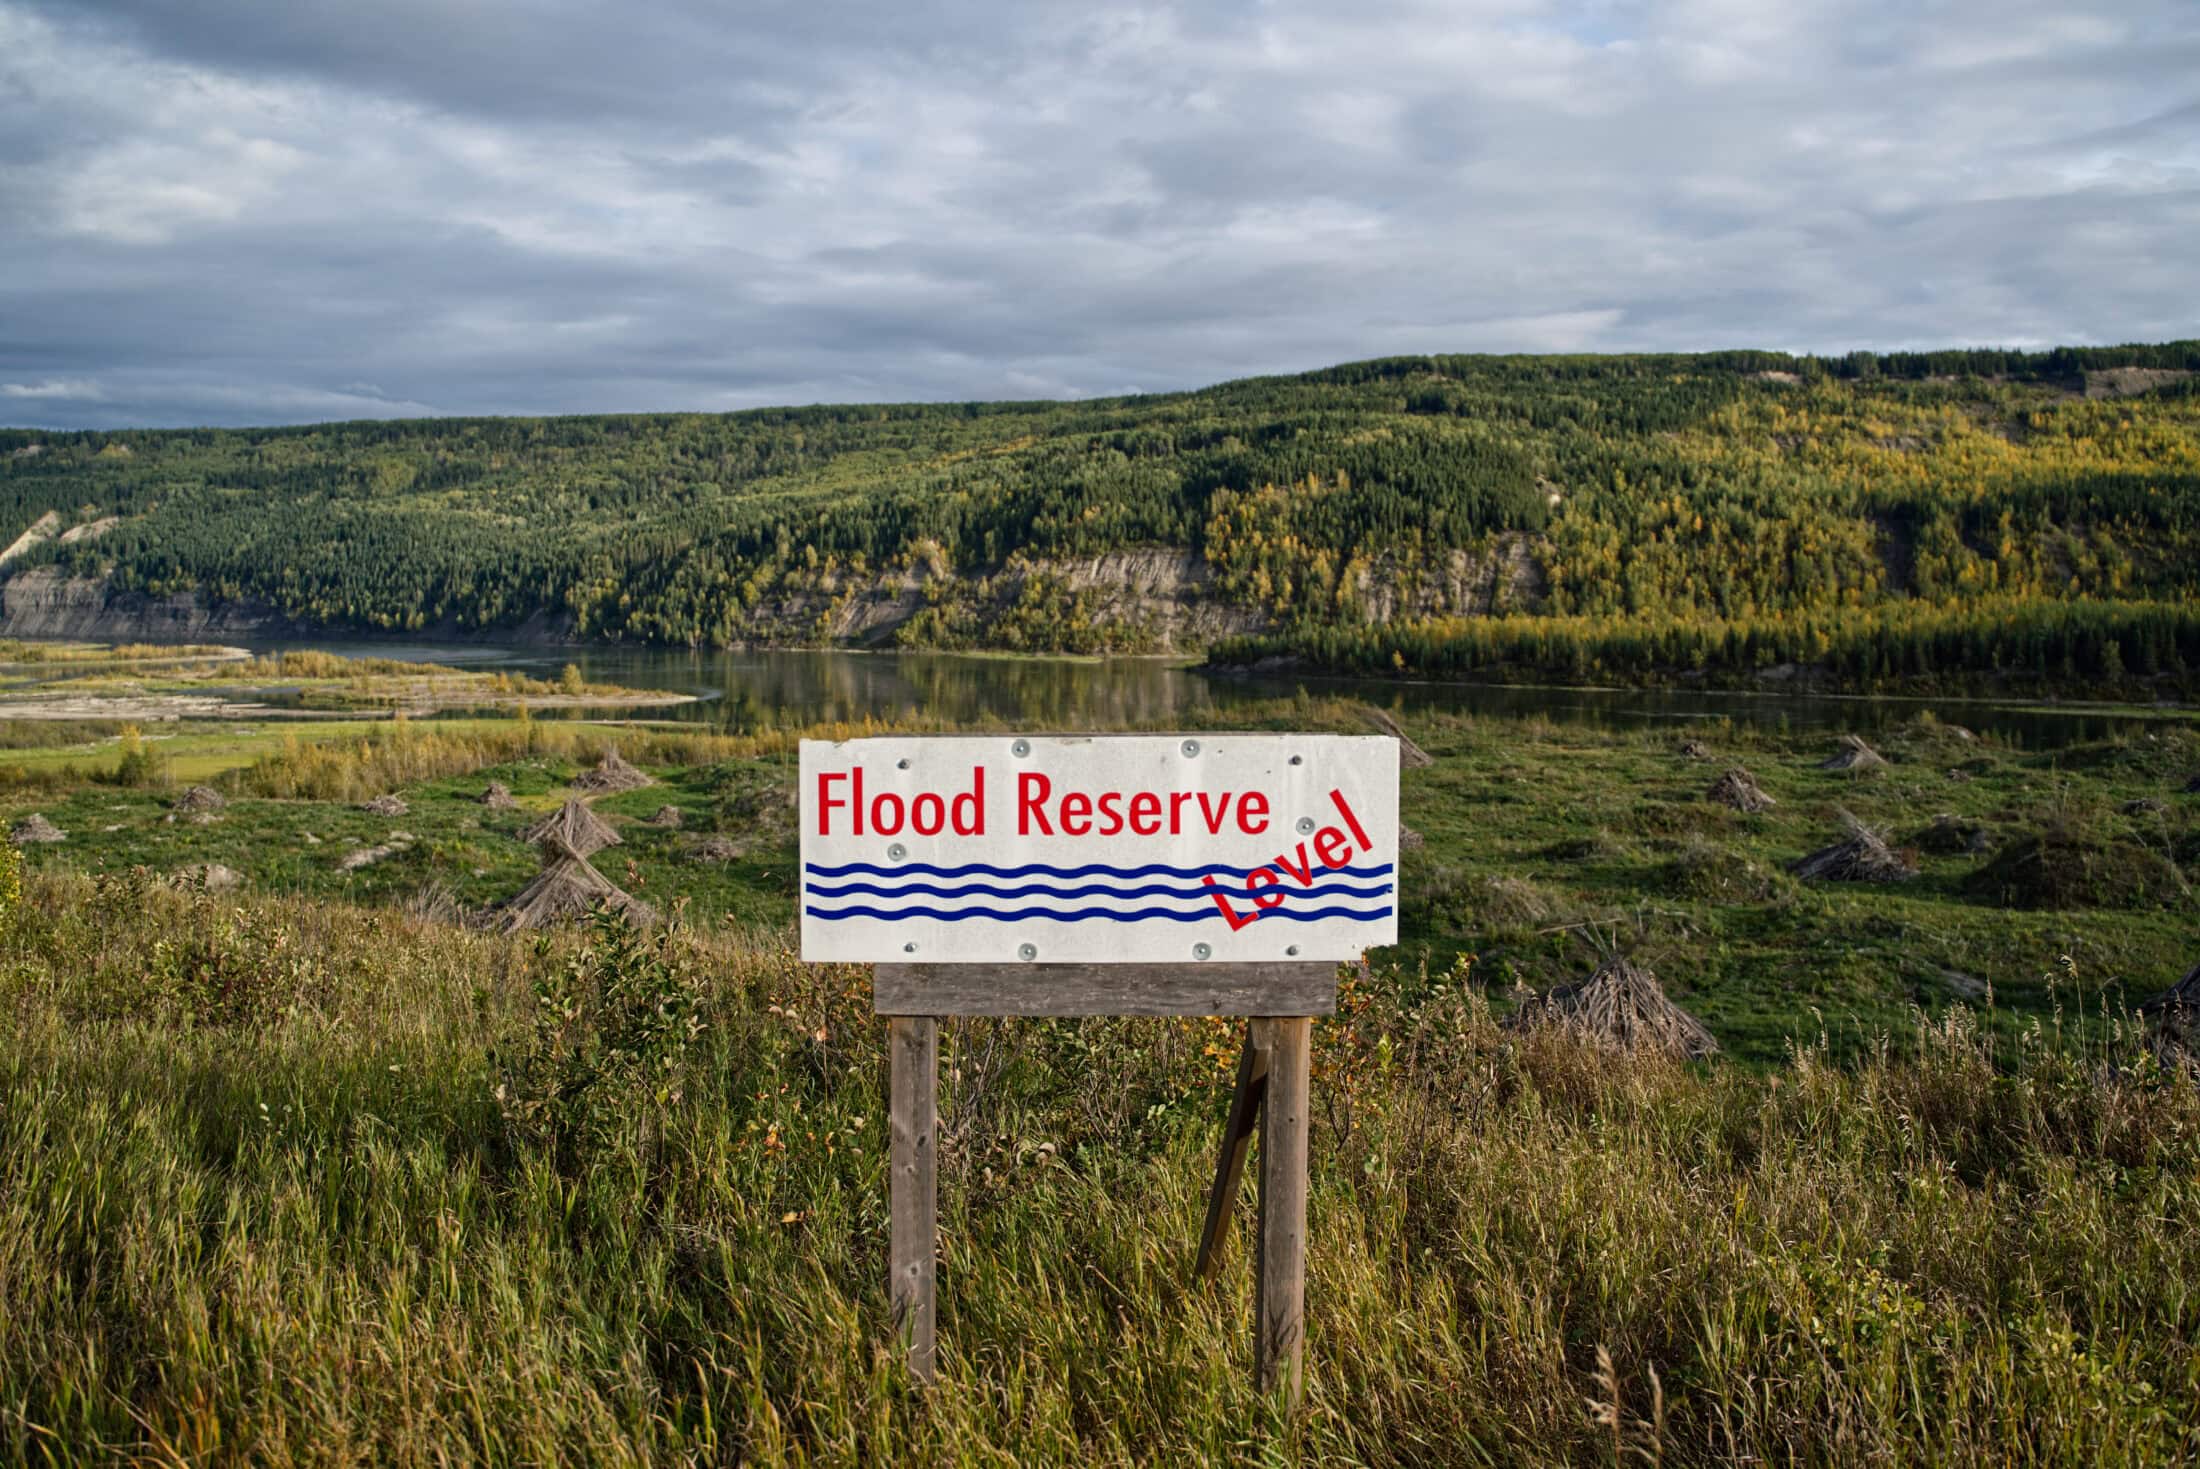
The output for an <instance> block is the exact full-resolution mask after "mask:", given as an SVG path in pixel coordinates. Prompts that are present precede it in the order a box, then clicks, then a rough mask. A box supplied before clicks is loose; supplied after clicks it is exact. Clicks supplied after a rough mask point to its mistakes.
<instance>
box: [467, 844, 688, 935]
mask: <svg viewBox="0 0 2200 1469" xmlns="http://www.w3.org/2000/svg"><path fill="white" fill-rule="evenodd" d="M599 904H600V905H602V906H605V907H608V908H610V909H612V910H614V911H615V912H619V913H624V914H625V915H626V916H627V918H628V920H629V921H631V922H633V923H636V924H640V925H642V926H645V927H646V926H647V925H649V924H652V923H655V922H656V921H657V914H656V911H655V910H654V909H652V908H651V907H650V906H649V905H648V904H647V903H644V902H642V901H641V900H640V899H639V898H636V897H634V896H633V895H631V894H629V893H627V892H625V891H624V890H622V889H621V888H620V887H619V885H618V884H617V883H614V882H613V881H612V880H611V879H610V878H608V877H605V876H604V875H603V874H602V873H600V872H598V871H597V870H596V869H595V868H593V867H591V866H589V865H588V859H586V858H585V857H582V856H580V855H579V854H578V853H576V852H572V851H570V850H569V851H566V852H563V853H560V854H559V855H558V856H557V857H555V858H553V859H552V860H551V862H550V863H549V865H548V866H546V867H544V868H543V869H542V871H541V872H539V873H537V874H536V875H535V880H534V881H533V882H531V883H529V884H527V886H526V887H524V888H521V889H520V890H519V891H518V892H517V893H515V894H513V895H512V896H511V897H509V898H507V899H505V900H504V901H503V902H502V903H499V904H498V905H497V906H496V907H495V908H493V909H491V910H490V912H489V913H488V914H487V915H486V917H487V919H488V922H489V925H490V926H491V927H492V928H495V929H496V930H497V931H499V932H500V933H517V932H519V931H520V930H522V929H529V928H546V927H548V926H549V925H551V924H553V923H569V922H572V921H574V920H576V919H581V918H585V917H587V916H588V913H589V910H590V909H592V908H595V907H597V906H598V905H599Z"/></svg>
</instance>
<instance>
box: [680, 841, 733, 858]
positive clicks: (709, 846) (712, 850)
mask: <svg viewBox="0 0 2200 1469" xmlns="http://www.w3.org/2000/svg"><path fill="white" fill-rule="evenodd" d="M683 855H685V856H686V858H687V859H688V861H690V862H731V861H732V860H733V859H734V858H736V857H738V856H740V855H741V847H740V844H739V843H737V842H735V841H734V840H733V838H732V837H704V838H703V839H702V840H701V841H699V842H697V843H695V844H694V845H693V846H691V847H689V848H688V849H687V851H686V852H685V853H684V854H683Z"/></svg>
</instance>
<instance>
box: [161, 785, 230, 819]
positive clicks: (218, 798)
mask: <svg viewBox="0 0 2200 1469" xmlns="http://www.w3.org/2000/svg"><path fill="white" fill-rule="evenodd" d="M228 804H229V798H228V797H227V796H224V795H223V794H222V793H221V792H220V791H217V790H215V789H214V788H213V787H212V786H192V787H190V788H189V789H187V790H186V791H184V793H183V794H182V795H180V796H178V797H176V800H175V806H174V808H173V809H175V810H177V811H182V812H186V813H193V814H195V813H198V812H202V811H219V810H221V809H222V807H224V806H226V805H228Z"/></svg>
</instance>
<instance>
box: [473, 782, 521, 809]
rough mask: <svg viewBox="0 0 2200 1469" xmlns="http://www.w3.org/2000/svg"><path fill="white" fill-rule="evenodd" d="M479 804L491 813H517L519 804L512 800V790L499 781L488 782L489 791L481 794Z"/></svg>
mask: <svg viewBox="0 0 2200 1469" xmlns="http://www.w3.org/2000/svg"><path fill="white" fill-rule="evenodd" d="M481 804H482V805H484V806H486V807H488V808H489V809H490V810H491V811H517V810H518V809H519V802H517V801H515V800H513V799H512V788H511V787H510V786H508V785H506V784H505V783H504V782H503V781H501V780H492V781H490V782H489V789H487V790H485V791H483V792H482V793H481Z"/></svg>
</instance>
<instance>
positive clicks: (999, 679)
mask: <svg viewBox="0 0 2200 1469" xmlns="http://www.w3.org/2000/svg"><path fill="white" fill-rule="evenodd" d="M255 646H256V648H257V650H258V651H278V650H280V649H282V648H284V647H307V646H311V647H318V648H325V649H327V650H329V651H331V652H337V653H348V654H355V655H374V656H380V657H386V658H405V659H412V660H419V661H424V662H445V663H455V664H462V665H464V666H466V667H468V668H475V669H511V670H513V671H516V672H525V673H529V674H532V675H534V676H535V677H538V678H540V677H554V676H555V675H556V674H557V672H558V670H559V669H561V668H563V667H564V665H566V664H567V663H573V664H577V665H578V666H579V667H580V670H581V673H582V674H583V675H584V676H585V677H587V678H588V679H589V680H591V681H594V682H603V683H615V684H623V685H625V686H627V687H629V688H648V689H676V690H680V691H682V692H687V693H696V694H701V695H703V696H704V702H702V703H700V704H691V705H685V706H681V707H677V708H673V709H661V710H647V711H639V712H643V713H646V714H648V715H650V716H651V717H655V718H672V719H682V720H694V721H699V722H702V723H707V724H711V725H715V726H719V727H722V728H730V729H735V730H747V729H757V728H765V727H773V726H788V725H801V724H812V723H818V722H822V721H828V720H860V719H863V718H865V717H870V718H875V719H881V720H905V719H923V720H928V721H939V722H942V723H947V724H954V725H984V724H989V723H991V724H1000V725H1016V726H1020V727H1023V728H1026V729H1041V728H1043V729H1056V730H1076V729H1111V728H1122V727H1126V726H1132V725H1150V724H1157V723H1165V722H1167V721H1168V720H1170V719H1172V718H1176V717H1180V716H1184V715H1189V714H1194V713H1200V714H1205V713H1211V712H1213V711H1216V710H1226V709H1228V708H1230V707H1231V706H1233V705H1240V704H1245V703H1249V702H1259V701H1264V700H1269V699H1274V698H1278V697H1283V698H1288V697H1291V696H1292V695H1294V694H1297V693H1299V692H1300V691H1302V690H1303V691H1305V692H1306V693H1308V694H1310V695H1312V696H1314V697H1317V698H1320V697H1329V696H1338V697H1345V698H1356V699H1363V700H1366V701H1368V702H1371V703H1378V704H1381V705H1383V706H1385V707H1387V708H1390V709H1392V710H1395V711H1397V712H1399V713H1408V712H1412V711H1415V710H1425V709H1441V710H1457V711H1463V712H1471V713H1476V714H1485V715H1503V716H1540V717H1542V718H1546V719H1549V720H1552V721H1554V722H1557V723H1565V724H1587V725H1595V726H1606V727H1641V726H1644V725H1660V724H1666V723H1676V722H1681V721H1692V720H1693V721H1701V720H1722V719H1723V720H1731V721H1732V722H1733V723H1734V724H1736V725H1741V726H1746V727H1752V728H1762V729H1766V730H1772V731H1780V730H1855V731H1858V732H1860V733H1870V732H1872V731H1874V730H1880V729H1885V728H1887V727H1889V726H1892V725H1898V724H1902V723H1905V722H1907V721H1909V720H1911V719H1914V718H1916V717H1917V716H1918V715H1919V714H1920V713H1922V712H1924V711H1926V710H1930V711H1932V712H1933V713H1934V714H1936V715H1938V716H1939V717H1940V718H1942V719H1944V720H1948V721H1950V722H1952V723H1956V724H1963V725H1968V726H1970V727H1971V728H1973V729H1977V730H1982V731H1985V730H1991V731H1994V732H1996V733H1998V734H2001V735H2004V736H2006V737H2008V738H2010V739H2013V740H2016V741H2018V742H2019V743H2021V744H2024V745H2026V746H2031V747H2046V746H2054V745H2061V744H2068V743H2071V742H2073V741H2077V740H2083V739H2092V738H2097V737H2099V736H2101V735H2104V734H2107V733H2109V732H2111V731H2113V730H2116V729H2128V728H2131V727H2134V726H2144V725H2145V724H2146V723H2147V721H2144V720H2142V719H2138V718H2135V717H2134V716H2131V715H2118V714H2111V713H2105V712H2103V711H2101V710H2099V709H2091V708H2085V707H2082V706H2080V707H2074V708H2070V709H2038V708H2018V707H2013V706H2002V705H1993V704H1982V703H1969V702H1965V701H1962V700H1956V699H1908V698H1900V699H1898V698H1835V697H1830V696H1827V695H1822V694H1821V695H1813V694H1802V693H1778V694H1728V693H1713V692H1706V691H1702V690H1682V689H1661V690H1623V689H1557V688H1520V687H1501V686H1496V685H1483V684H1429V683H1391V682H1381V681H1369V680H1360V679H1340V678H1319V677H1300V676H1292V677H1262V678H1236V677H1231V678H1216V677H1210V676H1208V675H1206V674H1201V673H1196V672H1194V671H1192V670H1191V669H1188V668H1185V667H1182V666H1179V665H1175V664H1171V663H1168V662H1166V661H1163V660H1160V659H1153V658H1113V659H1089V660H1088V659H1067V658H999V657H973V656H964V655H960V654H952V653H848V652H791V651H776V652H747V653H726V652H700V651H690V650H684V649H676V648H628V647H594V648H549V649H541V648H530V649H508V648H496V647H484V646H480V645H464V646H457V645H442V644H422V645H408V644H399V643H348V644H347V643H329V642H316V643H311V644H305V643H294V644H280V643H276V644H265V645H255ZM598 712H600V711H598Z"/></svg>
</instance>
